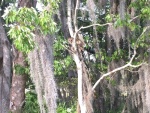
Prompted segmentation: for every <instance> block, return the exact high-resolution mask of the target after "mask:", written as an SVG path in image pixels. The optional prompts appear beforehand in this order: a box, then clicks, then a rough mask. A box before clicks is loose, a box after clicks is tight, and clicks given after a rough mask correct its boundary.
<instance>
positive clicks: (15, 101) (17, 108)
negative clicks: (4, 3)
mask: <svg viewBox="0 0 150 113" xmlns="http://www.w3.org/2000/svg"><path fill="white" fill-rule="evenodd" d="M24 6H26V7H29V8H30V7H32V6H33V4H32V1H31V0H19V1H18V7H24ZM13 54H14V58H13V77H12V86H11V95H10V110H11V112H12V113H21V112H22V107H23V104H24V102H25V86H26V77H27V75H26V74H25V72H21V71H23V70H17V69H16V67H17V66H18V67H21V68H24V69H25V68H26V67H27V65H26V61H25V56H24V55H23V53H22V52H21V51H18V50H16V49H15V47H14V48H13Z"/></svg>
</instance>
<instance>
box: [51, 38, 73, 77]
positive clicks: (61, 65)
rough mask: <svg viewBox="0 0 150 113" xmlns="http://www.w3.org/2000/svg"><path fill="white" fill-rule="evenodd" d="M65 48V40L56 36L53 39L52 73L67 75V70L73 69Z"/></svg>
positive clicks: (71, 60)
mask: <svg viewBox="0 0 150 113" xmlns="http://www.w3.org/2000/svg"><path fill="white" fill-rule="evenodd" d="M66 48H67V46H66V40H64V39H63V37H61V36H58V37H57V39H55V40H54V50H55V51H54V57H55V59H54V74H55V75H56V76H67V73H68V70H69V69H71V68H72V69H73V67H74V65H75V64H74V62H73V59H72V58H71V56H69V55H68V52H67V51H66Z"/></svg>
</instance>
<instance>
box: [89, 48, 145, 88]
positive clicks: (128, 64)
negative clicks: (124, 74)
mask: <svg viewBox="0 0 150 113" xmlns="http://www.w3.org/2000/svg"><path fill="white" fill-rule="evenodd" d="M135 55H136V50H134V54H133V56H132V58H131V59H130V61H129V63H127V64H126V65H124V66H122V67H119V68H116V69H114V70H112V71H110V72H108V73H106V74H103V75H102V76H101V77H100V78H99V80H97V82H96V83H95V84H94V86H93V88H92V90H93V91H94V89H95V88H96V86H97V85H98V84H99V83H100V82H101V80H103V79H104V78H105V77H107V76H109V75H111V74H113V73H115V72H117V71H120V70H122V69H125V68H127V67H133V68H137V67H139V66H141V65H143V64H144V63H141V64H139V65H132V61H133V59H134V58H135Z"/></svg>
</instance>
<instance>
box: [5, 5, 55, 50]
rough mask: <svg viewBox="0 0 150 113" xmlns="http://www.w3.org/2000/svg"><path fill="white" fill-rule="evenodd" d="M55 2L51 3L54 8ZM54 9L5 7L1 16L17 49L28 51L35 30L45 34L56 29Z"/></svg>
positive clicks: (32, 45) (32, 46)
mask: <svg viewBox="0 0 150 113" xmlns="http://www.w3.org/2000/svg"><path fill="white" fill-rule="evenodd" d="M56 4H57V3H55V4H54V3H53V6H54V10H56V8H57V6H55V5H56ZM54 10H48V9H45V10H43V11H42V12H37V10H36V9H34V8H27V7H21V8H19V9H17V8H16V7H15V6H14V5H11V6H9V7H7V8H6V10H5V13H4V15H3V18H4V19H5V21H6V26H7V27H9V28H10V30H9V31H8V35H9V36H10V38H11V39H13V42H14V44H15V46H16V48H17V49H18V50H20V51H22V52H24V53H28V52H29V51H31V50H32V49H33V48H34V45H35V44H34V40H35V39H36V37H35V35H34V33H35V32H37V31H40V32H41V33H42V34H44V35H46V34H48V33H54V32H55V31H56V23H55V22H54V20H53V17H52V16H53V14H54V13H55V11H54ZM49 26H51V27H49Z"/></svg>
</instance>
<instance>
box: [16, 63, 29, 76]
mask: <svg viewBox="0 0 150 113" xmlns="http://www.w3.org/2000/svg"><path fill="white" fill-rule="evenodd" d="M14 72H15V74H16V75H24V74H29V68H27V67H24V66H21V65H19V64H16V65H14Z"/></svg>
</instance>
